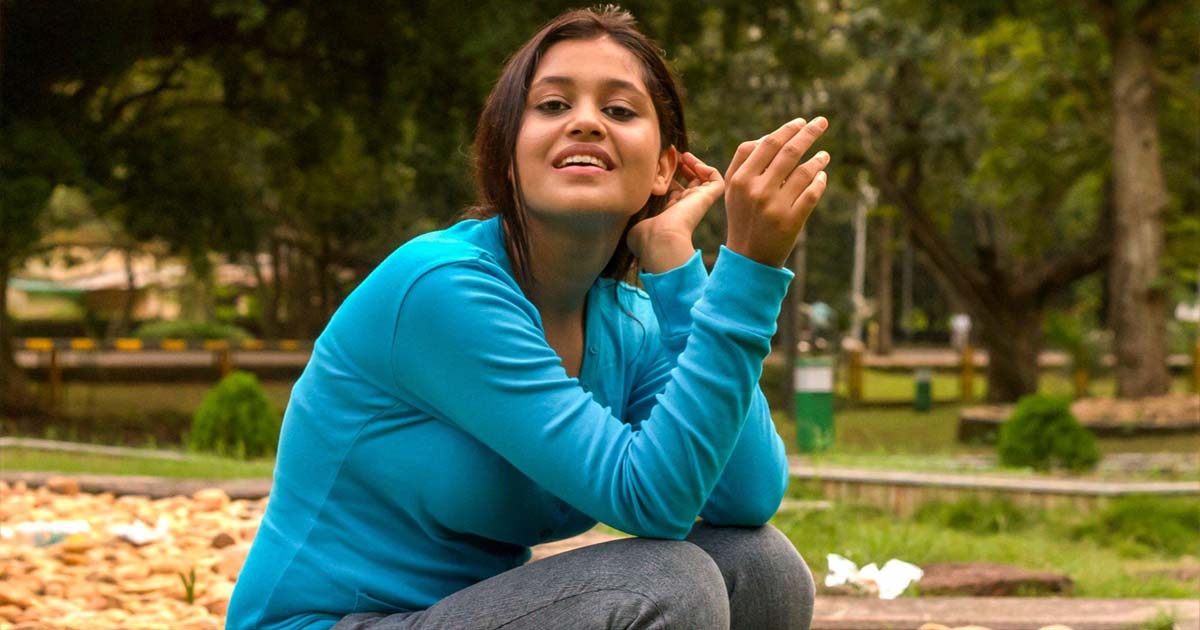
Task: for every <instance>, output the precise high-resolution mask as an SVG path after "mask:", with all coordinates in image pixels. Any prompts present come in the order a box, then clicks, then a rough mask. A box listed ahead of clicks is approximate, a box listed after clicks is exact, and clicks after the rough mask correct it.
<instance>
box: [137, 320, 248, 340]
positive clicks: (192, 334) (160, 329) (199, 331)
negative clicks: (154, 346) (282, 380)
mask: <svg viewBox="0 0 1200 630" xmlns="http://www.w3.org/2000/svg"><path fill="white" fill-rule="evenodd" d="M133 336H135V337H137V338H139V339H191V340H199V339H226V340H228V341H244V340H246V339H249V338H251V337H252V335H251V334H250V333H249V332H247V331H246V330H245V329H244V328H239V327H238V326H234V325H233V324H222V323H220V322H196V321H189V320H184V319H176V320H170V321H165V320H164V321H157V322H149V323H146V324H142V325H141V326H138V327H137V330H135V331H134V332H133Z"/></svg>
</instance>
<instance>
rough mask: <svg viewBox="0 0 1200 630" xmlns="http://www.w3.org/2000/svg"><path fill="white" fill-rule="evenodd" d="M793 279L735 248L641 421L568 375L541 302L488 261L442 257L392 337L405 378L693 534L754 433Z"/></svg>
mask: <svg viewBox="0 0 1200 630" xmlns="http://www.w3.org/2000/svg"><path fill="white" fill-rule="evenodd" d="M790 278H791V274H790V272H787V271H786V270H781V269H775V268H772V267H767V266H764V265H759V264H758V263H754V262H752V261H749V260H748V259H745V258H742V257H740V256H737V255H736V254H733V253H732V252H728V250H724V249H723V250H722V253H721V255H720V256H719V257H718V260H717V264H716V266H715V268H714V269H713V274H712V278H711V279H710V280H709V282H708V283H707V284H706V285H705V287H704V290H703V293H702V295H701V296H700V298H699V300H698V301H697V302H696V305H695V307H694V309H693V312H692V320H693V322H692V326H691V332H690V333H689V335H688V339H687V343H686V349H685V350H684V351H683V352H682V353H681V354H680V355H679V357H678V361H677V369H675V370H673V371H672V372H671V374H670V377H669V378H668V379H667V383H666V385H665V386H664V388H663V391H662V395H661V397H659V398H658V400H657V403H656V404H655V405H654V407H653V409H652V410H651V411H650V413H649V419H648V421H647V422H646V423H645V426H644V427H643V428H642V430H640V431H635V430H633V427H631V426H630V425H628V424H626V423H624V422H622V421H621V420H620V419H619V418H617V417H616V416H614V415H613V414H612V412H611V410H610V409H608V408H607V407H603V406H601V405H600V404H599V403H597V402H596V401H595V400H594V399H593V398H592V395H591V394H590V393H588V392H586V391H585V390H584V389H583V388H582V387H580V384H579V381H578V380H577V379H574V378H571V377H569V376H567V373H566V371H565V370H564V369H563V367H562V364H561V361H560V360H559V357H558V355H557V354H556V353H555V352H554V350H553V348H551V347H550V346H549V344H547V343H546V340H545V335H544V334H543V331H542V329H541V325H540V319H539V318H538V316H537V312H536V310H535V309H533V307H532V305H531V304H530V303H529V302H528V301H527V300H525V298H524V297H523V296H522V295H521V293H520V290H519V288H518V287H517V286H516V285H515V284H513V282H512V281H511V279H510V278H508V277H507V276H506V275H505V274H504V273H503V272H502V271H500V270H499V269H498V268H496V267H495V266H494V265H489V264H487V263H485V262H482V261H464V262H457V263H454V264H449V265H444V266H440V267H436V268H434V269H432V270H429V271H427V272H425V273H424V274H422V275H421V276H420V277H419V278H418V279H417V280H416V281H414V282H413V284H412V285H411V286H410V288H409V290H408V292H407V294H406V296H405V297H404V299H403V301H402V302H401V305H400V308H399V314H398V317H397V321H396V330H395V335H394V338H393V341H392V348H391V354H392V366H393V375H392V376H393V380H394V385H395V387H396V388H397V390H398V391H399V392H400V393H401V395H402V396H403V397H404V398H405V399H406V400H408V401H410V402H411V404H413V405H415V406H417V407H419V408H421V409H422V410H423V411H425V412H426V413H429V414H430V415H432V416H434V417H436V418H439V419H441V420H443V421H445V422H447V423H450V424H452V425H454V426H456V427H458V428H460V429H462V430H463V431H465V432H467V433H468V434H470V435H471V436H473V437H474V438H476V439H478V440H479V441H480V442H482V443H483V444H485V445H486V446H488V447H489V448H491V449H492V450H494V451H495V452H496V453H498V454H499V455H500V456H502V457H504V458H505V459H506V460H507V461H508V462H509V463H510V464H512V465H513V466H514V467H515V468H517V469H518V470H520V471H521V472H522V473H523V474H525V475H526V476H528V477H529V478H530V479H531V480H533V481H534V482H535V483H538V484H539V485H541V486H542V487H544V488H546V489H547V490H548V491H550V492H551V493H553V494H555V495H556V496H558V497H559V498H560V499H562V500H564V501H566V502H567V503H569V504H571V505H572V506H574V507H575V508H576V509H578V510H580V511H581V512H583V513H585V514H588V515H589V516H591V517H592V518H595V519H596V520H599V521H602V522H605V523H608V524H610V525H612V526H613V527H616V528H618V529H621V530H624V531H627V532H629V533H631V534H635V535H639V536H647V537H656V538H673V539H683V538H684V537H685V536H686V535H687V533H688V532H689V531H690V530H691V527H692V523H693V521H694V520H695V518H696V516H697V515H698V514H699V513H700V510H701V509H702V508H703V506H704V503H705V501H706V500H707V498H708V496H709V495H710V494H711V493H712V490H713V486H714V485H715V484H716V482H717V478H718V477H719V476H720V474H721V471H722V470H723V469H724V468H725V464H726V462H727V461H728V460H729V458H730V456H731V454H732V452H733V450H734V446H735V444H736V442H737V438H738V435H739V434H740V433H741V429H742V424H743V421H744V420H745V418H746V414H747V411H748V410H749V408H750V406H751V404H752V400H753V396H752V395H751V391H752V390H753V385H754V383H755V382H756V380H757V378H758V373H759V370H760V367H761V362H762V360H763V357H765V356H766V354H767V353H768V352H769V351H770V339H771V335H772V333H773V332H774V328H775V318H776V316H777V314H778V311H779V304H780V302H781V301H782V299H783V295H784V293H785V291H786V290H787V283H788V281H789V280H790Z"/></svg>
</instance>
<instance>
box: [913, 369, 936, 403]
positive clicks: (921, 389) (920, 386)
mask: <svg viewBox="0 0 1200 630" xmlns="http://www.w3.org/2000/svg"><path fill="white" fill-rule="evenodd" d="M916 381H917V393H916V398H914V404H913V406H914V407H915V408H916V410H917V411H929V408H930V406H932V405H933V384H932V381H933V371H932V370H930V369H929V368H917V376H916Z"/></svg>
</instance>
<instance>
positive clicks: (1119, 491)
mask: <svg viewBox="0 0 1200 630" xmlns="http://www.w3.org/2000/svg"><path fill="white" fill-rule="evenodd" d="M789 466H790V469H791V475H792V478H794V479H805V480H813V481H841V482H848V483H858V484H863V485H889V486H922V487H929V488H956V489H963V490H994V491H1007V492H1022V493H1029V494H1055V495H1063V496H1095V497H1101V496H1104V497H1116V496H1123V495H1128V494H1169V495H1200V481H1091V480H1084V479H1047V478H1045V477H1017V476H1003V475H988V474H953V473H923V472H908V471H892V470H873V469H861V468H843V467H838V466H812V465H809V464H806V463H804V461H803V460H802V459H800V458H799V457H796V456H794V455H793V456H790V457H789Z"/></svg>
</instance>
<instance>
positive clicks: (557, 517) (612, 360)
mask: <svg viewBox="0 0 1200 630" xmlns="http://www.w3.org/2000/svg"><path fill="white" fill-rule="evenodd" d="M641 278H642V280H643V283H644V285H645V287H646V291H645V292H643V291H640V290H638V289H635V288H633V287H631V286H629V285H627V284H624V283H616V282H615V281H613V280H608V279H600V280H597V282H596V284H595V285H594V286H593V287H592V288H591V290H590V291H589V292H588V295H587V311H586V313H587V316H586V326H585V339H584V341H585V348H586V351H585V354H584V359H583V364H582V368H581V372H580V375H579V378H578V379H575V378H571V377H569V376H567V373H566V370H564V369H563V366H562V362H561V360H560V359H559V357H558V355H557V354H556V353H555V351H554V350H553V349H552V348H551V347H550V346H549V344H547V343H546V339H545V335H544V333H543V330H542V323H541V317H540V316H539V314H538V311H537V309H536V308H535V307H534V305H533V304H532V303H531V302H529V300H527V299H526V298H525V296H524V294H523V293H522V292H521V289H520V288H519V287H518V285H517V284H516V282H515V281H514V279H513V274H512V267H511V265H510V263H509V260H508V256H507V254H506V253H505V249H504V244H503V240H502V229H501V224H500V221H499V219H496V218H493V219H489V220H486V221H474V220H470V221H463V222H460V223H458V224H456V225H454V226H452V227H450V228H448V229H446V230H442V231H438V232H432V233H429V234H425V235H423V236H421V237H418V238H416V239H413V240H412V241H410V242H408V243H406V244H405V245H404V246H402V247H400V248H399V249H397V250H396V251H395V252H394V253H393V254H392V255H391V256H389V257H388V258H387V259H386V260H385V261H384V262H383V263H382V264H380V266H379V267H378V268H377V269H376V270H375V271H374V272H372V273H371V274H370V275H369V276H368V277H367V278H366V279H365V280H364V281H363V282H362V284H361V285H360V286H359V287H358V288H357V289H356V290H355V291H354V292H353V293H351V295H350V296H349V297H348V298H347V299H346V301H345V303H344V304H343V305H342V306H341V308H339V309H338V311H337V313H336V314H334V316H333V318H332V320H331V321H330V322H329V325H328V327H327V328H326V329H325V331H324V332H323V333H322V334H321V336H320V338H319V339H317V342H316V344H315V347H314V349H313V355H312V359H311V360H310V361H309V363H308V366H307V367H306V368H305V370H304V373H303V374H302V375H301V377H300V379H299V380H298V381H297V382H296V385H295V387H294V388H293V389H292V397H291V400H290V402H289V403H288V407H287V413H286V414H285V415H284V421H283V432H282V435H281V437H280V440H279V454H278V460H277V462H276V465H275V482H274V486H273V488H272V490H271V498H270V501H269V502H268V505H267V509H266V513H265V514H264V516H263V520H262V524H261V526H260V528H259V530H258V534H257V536H256V537H255V539H254V543H253V545H252V546H251V549H250V554H249V556H248V557H247V559H246V564H245V566H244V567H243V569H242V573H241V576H240V577H239V579H238V583H237V587H236V589H235V590H234V593H233V598H232V601H231V602H230V605H229V615H228V626H227V627H228V628H231V629H239V628H271V629H276V628H280V629H282V628H289V629H290V628H304V629H324V628H328V627H330V626H332V625H333V624H334V623H336V622H337V621H338V620H339V619H340V618H341V617H342V616H344V615H347V614H350V613H354V612H367V611H378V612H401V611H412V610H420V609H424V608H428V607H429V606H431V605H433V604H434V603H436V602H437V601H438V600H440V599H442V598H443V597H446V596H447V595H449V594H451V593H454V592H455V591H458V590H461V589H463V588H465V587H467V586H470V585H472V584H475V583H476V582H479V581H481V580H484V579H487V578H489V577H492V576H494V575H496V574H499V573H501V572H503V571H506V570H508V569H512V568H514V567H517V566H520V565H521V564H523V563H524V562H526V561H527V560H528V559H529V555H530V553H529V547H530V546H531V545H536V544H539V543H544V542H548V541H553V540H559V539H562V538H567V537H570V536H574V535H576V534H579V533H581V532H583V531H586V530H588V529H590V528H591V527H593V526H594V525H595V524H596V522H597V521H601V522H604V523H607V524H608V525H611V526H612V527H615V528H617V529H620V530H622V531H625V532H628V533H630V534H634V535H637V536H646V537H655V538H669V539H682V538H684V537H685V536H686V535H687V534H688V532H689V531H690V530H691V527H692V525H693V523H694V521H695V519H696V517H697V516H698V515H699V516H701V517H703V518H704V519H705V520H707V521H709V522H711V523H714V524H717V525H759V524H762V523H764V522H766V521H767V519H769V518H770V517H771V515H772V514H773V513H774V512H775V510H776V508H778V506H779V502H780V500H781V498H782V496H783V493H784V490H785V488H786V486H787V478H788V476H787V461H786V458H785V455H784V449H783V443H782V441H781V440H780V439H779V436H778V435H777V434H776V433H775V429H774V426H773V425H772V423H771V417H770V414H769V412H768V409H767V404H766V401H765V399H764V398H763V395H762V392H761V391H760V390H759V389H758V385H757V382H758V378H759V374H760V371H761V367H762V361H763V359H764V358H765V357H766V355H767V353H768V352H769V351H770V344H769V342H770V339H771V336H772V334H773V333H774V330H775V319H776V316H777V314H778V312H779V305H780V302H781V300H782V299H783V295H784V293H785V291H786V290H787V285H788V282H789V281H790V280H791V278H792V274H791V273H790V272H789V271H787V270H785V269H778V268H774V267H769V266H765V265H762V264H759V263H757V262H754V261H752V260H750V259H748V258H745V257H743V256H741V255H739V254H736V253H734V252H732V251H730V250H728V249H725V248H721V252H720V255H719V256H718V258H717V262H716V264H715V266H714V268H713V272H712V276H711V277H709V276H708V274H707V272H706V271H705V269H704V266H703V264H702V263H701V261H700V255H699V252H697V253H696V254H695V255H693V257H692V258H691V260H689V261H688V262H687V264H685V265H683V266H681V267H678V268H676V269H672V270H670V271H667V272H665V273H661V274H646V273H644V274H642V276H641ZM631 315H632V316H631Z"/></svg>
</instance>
